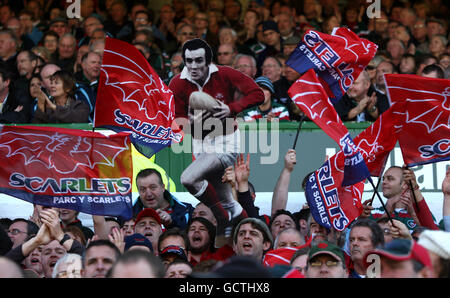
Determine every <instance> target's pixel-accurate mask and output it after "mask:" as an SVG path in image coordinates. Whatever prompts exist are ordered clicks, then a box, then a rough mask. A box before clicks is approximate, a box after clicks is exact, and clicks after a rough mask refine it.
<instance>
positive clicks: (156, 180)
mask: <svg viewBox="0 0 450 298" xmlns="http://www.w3.org/2000/svg"><path fill="white" fill-rule="evenodd" d="M136 185H137V189H138V192H139V198H138V199H137V200H136V203H135V204H134V205H133V214H134V215H137V214H138V213H139V212H140V211H141V210H142V209H143V208H153V209H154V210H156V212H157V213H158V215H159V217H160V219H161V223H162V224H163V225H164V227H165V228H172V227H178V228H180V229H184V228H186V224H187V222H188V220H189V218H190V217H191V214H192V212H193V211H194V207H193V206H192V205H191V204H189V203H185V202H181V201H179V200H178V199H177V198H175V197H174V196H173V195H172V194H170V192H169V191H167V190H166V187H165V185H164V183H163V180H162V176H161V173H159V171H157V170H155V169H150V168H149V169H143V170H141V171H140V172H139V173H138V174H137V176H136Z"/></svg>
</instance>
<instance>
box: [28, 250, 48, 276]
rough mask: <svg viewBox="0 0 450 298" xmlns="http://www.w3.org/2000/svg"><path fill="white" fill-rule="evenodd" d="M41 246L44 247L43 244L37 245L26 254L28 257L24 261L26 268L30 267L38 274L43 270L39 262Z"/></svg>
mask: <svg viewBox="0 0 450 298" xmlns="http://www.w3.org/2000/svg"><path fill="white" fill-rule="evenodd" d="M43 247H44V246H43V245H39V246H38V247H36V248H35V249H34V250H33V251H32V252H31V253H30V254H29V255H28V257H26V259H25V261H24V264H25V268H26V269H32V270H34V271H36V272H37V273H38V274H41V273H42V272H43V269H42V263H41V256H42V248H43Z"/></svg>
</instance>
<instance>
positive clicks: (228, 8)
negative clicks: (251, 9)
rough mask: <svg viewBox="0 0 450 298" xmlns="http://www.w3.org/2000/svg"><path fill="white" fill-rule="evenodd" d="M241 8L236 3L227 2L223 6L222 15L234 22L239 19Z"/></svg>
mask: <svg viewBox="0 0 450 298" xmlns="http://www.w3.org/2000/svg"><path fill="white" fill-rule="evenodd" d="M240 12H241V8H240V6H239V4H238V3H236V2H234V1H228V2H227V3H226V4H225V8H224V15H225V17H227V18H228V19H230V20H236V19H238V18H239V17H240Z"/></svg>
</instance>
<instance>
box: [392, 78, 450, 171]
mask: <svg viewBox="0 0 450 298" xmlns="http://www.w3.org/2000/svg"><path fill="white" fill-rule="evenodd" d="M385 80H386V88H387V93H388V96H389V100H390V102H391V103H392V104H394V103H395V104H399V106H400V107H401V108H400V110H401V111H400V112H398V113H397V114H396V115H397V118H398V119H400V121H401V124H402V128H401V133H400V134H399V136H398V141H399V144H400V148H401V150H402V154H403V159H404V162H405V164H407V165H408V166H410V167H411V166H415V165H421V164H428V163H433V162H438V161H443V160H449V159H450V80H444V79H433V78H424V77H420V76H416V75H385Z"/></svg>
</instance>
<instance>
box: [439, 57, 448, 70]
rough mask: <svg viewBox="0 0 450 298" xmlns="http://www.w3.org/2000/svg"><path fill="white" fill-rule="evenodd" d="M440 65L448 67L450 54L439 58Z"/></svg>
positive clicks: (444, 67)
mask: <svg viewBox="0 0 450 298" xmlns="http://www.w3.org/2000/svg"><path fill="white" fill-rule="evenodd" d="M439 65H440V66H442V68H443V69H446V68H447V67H449V66H450V56H448V55H446V56H443V57H442V58H441V60H439Z"/></svg>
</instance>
